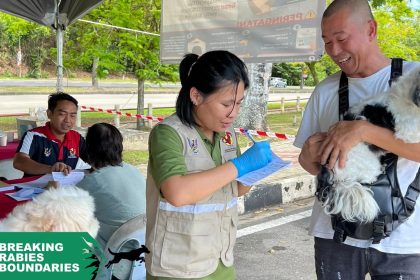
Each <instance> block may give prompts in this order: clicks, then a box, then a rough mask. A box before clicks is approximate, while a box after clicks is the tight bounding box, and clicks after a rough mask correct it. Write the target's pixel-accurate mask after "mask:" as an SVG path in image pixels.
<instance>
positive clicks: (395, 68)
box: [388, 57, 403, 86]
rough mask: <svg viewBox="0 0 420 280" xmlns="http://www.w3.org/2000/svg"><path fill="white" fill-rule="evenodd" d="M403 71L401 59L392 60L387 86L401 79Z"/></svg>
mask: <svg viewBox="0 0 420 280" xmlns="http://www.w3.org/2000/svg"><path fill="white" fill-rule="evenodd" d="M402 71H403V59H402V58H398V57H397V58H395V57H394V58H393V59H392V62H391V77H390V78H389V81H388V84H389V86H391V84H392V82H395V81H396V80H397V79H398V78H399V77H401V75H402Z"/></svg>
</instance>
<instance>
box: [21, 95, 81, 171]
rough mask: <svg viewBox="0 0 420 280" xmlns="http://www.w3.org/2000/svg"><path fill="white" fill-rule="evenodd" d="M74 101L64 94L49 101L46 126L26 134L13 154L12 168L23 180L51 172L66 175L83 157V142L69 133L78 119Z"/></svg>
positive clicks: (79, 137) (76, 135)
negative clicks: (16, 170) (21, 175)
mask: <svg viewBox="0 0 420 280" xmlns="http://www.w3.org/2000/svg"><path fill="white" fill-rule="evenodd" d="M77 106H78V102H77V100H76V99H75V98H74V97H72V96H71V95H69V94H67V93H63V92H59V93H55V94H51V95H50V96H49V99H48V110H47V115H48V118H49V120H50V121H49V122H47V123H46V125H45V126H42V127H37V128H34V129H32V130H30V131H27V132H26V133H25V134H24V135H23V137H22V140H21V141H20V143H19V146H18V148H17V151H16V155H15V157H14V160H13V166H14V167H15V168H16V169H18V170H21V171H23V172H24V177H27V176H33V175H44V174H47V173H51V172H54V171H58V172H64V174H68V173H69V172H70V171H71V170H72V169H75V168H76V166H77V164H78V163H79V164H80V163H81V162H83V161H82V160H81V158H85V153H86V152H85V150H86V148H85V140H84V138H83V137H82V136H81V135H80V134H79V133H78V132H77V131H74V130H72V128H73V127H74V124H75V122H76V117H77Z"/></svg>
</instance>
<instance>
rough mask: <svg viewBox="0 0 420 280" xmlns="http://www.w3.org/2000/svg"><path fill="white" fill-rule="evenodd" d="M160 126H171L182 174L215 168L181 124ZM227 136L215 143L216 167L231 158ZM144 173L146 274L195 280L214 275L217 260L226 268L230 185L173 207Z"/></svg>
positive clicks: (231, 234)
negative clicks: (181, 160) (217, 150)
mask: <svg viewBox="0 0 420 280" xmlns="http://www.w3.org/2000/svg"><path fill="white" fill-rule="evenodd" d="M162 124H166V125H169V126H171V127H172V128H174V129H175V131H176V132H177V133H178V134H179V136H180V138H181V140H182V143H183V153H184V157H185V163H186V166H187V172H188V174H190V173H194V172H200V171H205V170H209V169H211V168H214V167H216V165H215V163H214V161H213V159H212V157H211V155H210V154H209V152H208V150H207V149H206V147H205V145H204V143H203V142H202V139H201V137H200V135H199V134H198V132H197V131H196V130H195V129H194V128H190V127H187V126H185V125H183V124H182V123H181V121H180V120H179V118H178V117H177V116H176V115H172V116H171V117H169V118H166V119H165V120H164V121H163V122H162ZM227 135H229V136H230V137H227V138H228V141H226V139H225V140H223V139H221V140H220V149H221V155H222V163H225V162H226V161H228V160H230V159H232V158H235V157H236V149H237V139H236V136H235V131H234V130H233V128H230V129H229V131H228V132H227ZM225 138H226V137H225ZM147 173H148V174H147V188H146V189H147V190H146V193H147V217H148V220H147V228H146V246H147V248H149V250H150V254H146V267H147V271H148V273H150V274H151V275H153V276H161V277H176V278H186V277H188V278H201V277H205V276H207V275H209V274H211V273H213V272H214V271H215V270H216V268H217V266H218V263H219V259H220V260H221V261H222V262H223V264H224V265H225V266H232V265H233V246H234V244H235V240H236V227H237V223H238V213H237V197H238V187H237V183H236V181H233V182H231V183H229V184H227V185H226V186H224V187H223V188H221V189H220V190H219V191H217V192H215V193H213V194H212V195H211V196H209V197H207V198H205V199H203V200H201V201H199V202H197V203H195V204H191V205H184V206H180V207H176V206H173V205H171V204H170V203H169V202H167V201H166V200H165V198H164V197H162V195H161V193H160V190H159V188H158V187H157V186H156V183H155V182H154V180H153V178H152V176H151V170H150V166H149V169H148V171H147ZM197 188H200V185H197Z"/></svg>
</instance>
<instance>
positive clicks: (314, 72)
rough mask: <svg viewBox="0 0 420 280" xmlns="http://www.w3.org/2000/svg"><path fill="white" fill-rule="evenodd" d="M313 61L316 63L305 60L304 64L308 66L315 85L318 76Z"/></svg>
mask: <svg viewBox="0 0 420 280" xmlns="http://www.w3.org/2000/svg"><path fill="white" fill-rule="evenodd" d="M315 63H317V61H311V62H305V64H306V66H308V68H309V71H311V75H312V77H313V78H314V83H315V85H317V84H319V78H318V73H317V72H316V70H315Z"/></svg>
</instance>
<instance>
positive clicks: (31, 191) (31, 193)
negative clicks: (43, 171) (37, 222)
mask: <svg viewBox="0 0 420 280" xmlns="http://www.w3.org/2000/svg"><path fill="white" fill-rule="evenodd" d="M19 188H20V190H18V191H17V192H14V193H6V195H8V196H10V197H11V198H13V199H14V200H16V201H24V200H29V199H32V198H34V197H35V196H37V195H38V194H40V193H42V192H43V191H44V189H40V188H32V187H19Z"/></svg>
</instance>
